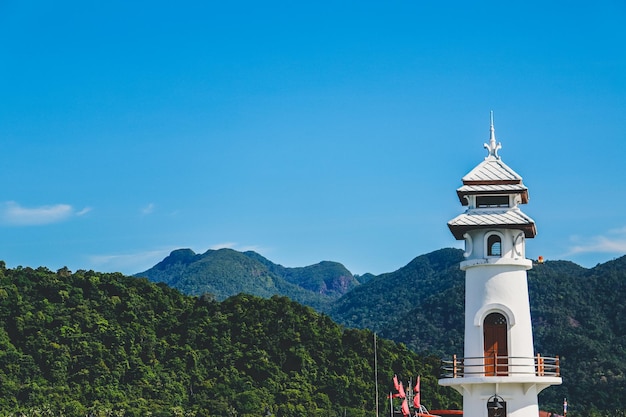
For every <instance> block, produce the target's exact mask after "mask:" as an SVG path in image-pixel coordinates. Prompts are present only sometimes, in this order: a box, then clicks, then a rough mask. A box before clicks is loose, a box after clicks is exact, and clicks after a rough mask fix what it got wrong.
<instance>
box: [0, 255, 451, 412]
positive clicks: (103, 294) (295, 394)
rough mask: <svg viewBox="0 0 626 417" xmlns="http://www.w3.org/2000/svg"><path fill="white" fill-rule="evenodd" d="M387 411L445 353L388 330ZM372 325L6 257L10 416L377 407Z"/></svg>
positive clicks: (3, 287)
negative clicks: (12, 262) (351, 325)
mask: <svg viewBox="0 0 626 417" xmlns="http://www.w3.org/2000/svg"><path fill="white" fill-rule="evenodd" d="M377 346H378V367H379V378H378V382H379V385H380V403H381V406H383V407H384V406H385V405H384V404H387V402H386V401H387V400H386V399H385V398H384V397H385V395H386V393H387V392H388V389H389V388H390V383H391V378H392V376H393V374H394V373H398V374H399V376H400V378H401V379H404V380H408V379H409V378H413V379H414V378H415V377H416V376H417V375H418V374H421V376H422V398H423V401H424V403H426V404H427V405H429V406H430V407H432V408H445V407H460V402H459V401H460V397H459V396H458V395H457V394H456V393H454V392H452V391H450V390H449V389H444V388H442V387H439V386H438V385H437V382H436V380H437V374H438V367H439V359H438V358H437V357H420V356H418V355H417V354H415V353H413V352H411V351H410V350H408V349H407V348H406V347H405V346H404V345H401V344H395V343H393V342H390V341H386V340H382V339H378V344H377ZM374 376H375V373H374V346H373V334H372V333H371V332H370V331H366V330H350V329H345V328H342V327H340V326H339V325H337V324H335V323H334V322H333V321H331V319H330V318H329V317H327V316H325V315H320V314H318V313H316V312H315V311H314V310H312V309H311V308H309V307H305V306H302V305H301V304H298V303H295V302H293V301H290V300H289V299H287V298H285V297H272V298H269V299H262V298H259V297H255V296H251V295H238V296H235V297H231V298H228V299H226V300H225V301H223V302H218V301H216V300H215V299H214V298H213V297H212V296H211V295H204V296H200V297H190V296H185V295H182V294H181V293H180V292H178V291H177V290H174V289H172V288H170V287H168V286H166V285H165V284H154V283H150V282H149V281H147V280H146V279H138V278H132V277H126V276H123V275H121V274H102V273H96V272H93V271H77V272H75V273H72V272H70V271H69V270H67V269H61V270H59V271H57V272H51V271H49V270H47V269H46V268H38V269H31V268H21V267H19V268H15V269H6V268H5V267H4V264H3V263H0V393H1V394H0V415H3V416H18V415H19V416H22V415H25V416H35V415H37V416H44V415H45V416H61V415H63V416H85V415H89V416H122V415H123V416H183V415H184V416H251V417H252V416H262V415H263V416H264V415H269V414H272V415H275V416H280V417H282V416H285V417H287V416H289V417H291V416H293V417H296V416H297V417H302V416H320V417H321V416H324V417H326V416H328V417H334V416H337V417H339V416H345V417H356V416H363V417H366V416H373V415H374V409H375V395H374V393H375V389H374V388H375V378H374Z"/></svg>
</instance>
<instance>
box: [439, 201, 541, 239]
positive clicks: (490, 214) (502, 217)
mask: <svg viewBox="0 0 626 417" xmlns="http://www.w3.org/2000/svg"><path fill="white" fill-rule="evenodd" d="M448 227H449V228H450V231H451V232H452V234H453V235H454V237H455V238H456V239H457V240H462V239H463V235H464V234H465V232H467V231H469V230H475V229H489V228H493V227H497V228H507V229H519V230H521V231H523V232H524V235H525V237H527V238H532V237H535V235H536V234H537V228H536V227H535V221H534V220H533V219H531V218H530V217H529V216H527V215H526V214H524V213H523V212H522V211H521V210H520V209H519V208H517V207H513V208H485V209H482V210H481V209H471V210H467V211H466V212H465V213H463V214H460V215H458V216H457V217H455V218H454V219H452V220H450V221H449V222H448Z"/></svg>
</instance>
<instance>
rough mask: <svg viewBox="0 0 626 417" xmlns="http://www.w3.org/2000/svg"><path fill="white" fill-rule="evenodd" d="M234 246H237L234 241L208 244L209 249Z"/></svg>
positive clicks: (232, 247) (231, 247)
mask: <svg viewBox="0 0 626 417" xmlns="http://www.w3.org/2000/svg"><path fill="white" fill-rule="evenodd" d="M235 246H237V243H236V242H223V243H216V244H215V245H211V246H209V249H212V250H218V249H235Z"/></svg>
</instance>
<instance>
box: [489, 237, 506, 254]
mask: <svg viewBox="0 0 626 417" xmlns="http://www.w3.org/2000/svg"><path fill="white" fill-rule="evenodd" d="M487 255H488V256H502V239H501V238H500V236H498V235H490V236H489V238H488V239H487Z"/></svg>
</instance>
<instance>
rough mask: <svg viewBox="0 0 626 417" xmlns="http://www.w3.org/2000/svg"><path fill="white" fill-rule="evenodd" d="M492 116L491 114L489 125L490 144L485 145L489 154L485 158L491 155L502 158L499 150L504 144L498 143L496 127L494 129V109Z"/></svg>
mask: <svg viewBox="0 0 626 417" xmlns="http://www.w3.org/2000/svg"><path fill="white" fill-rule="evenodd" d="M490 116H491V126H490V127H489V145H487V144H486V143H485V144H484V145H483V146H484V147H485V148H486V149H487V151H488V152H489V155H487V156H486V157H485V159H488V158H489V157H494V158H496V159H500V156H499V155H498V151H499V150H500V149H501V148H502V144H501V143H497V144H496V129H494V127H493V110H491V114H490Z"/></svg>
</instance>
